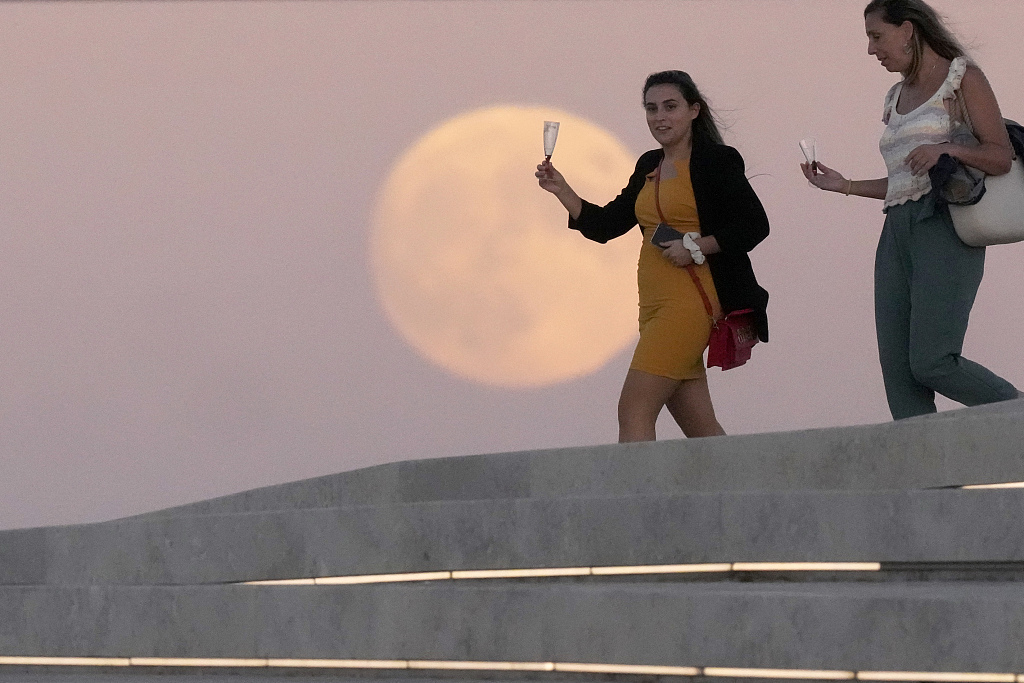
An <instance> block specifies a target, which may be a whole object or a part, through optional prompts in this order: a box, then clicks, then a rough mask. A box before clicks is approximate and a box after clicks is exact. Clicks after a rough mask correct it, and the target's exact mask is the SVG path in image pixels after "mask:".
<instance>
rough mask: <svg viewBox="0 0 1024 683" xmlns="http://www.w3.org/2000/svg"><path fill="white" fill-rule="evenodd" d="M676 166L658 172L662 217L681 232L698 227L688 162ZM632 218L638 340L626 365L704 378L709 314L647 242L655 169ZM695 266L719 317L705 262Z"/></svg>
mask: <svg viewBox="0 0 1024 683" xmlns="http://www.w3.org/2000/svg"><path fill="white" fill-rule="evenodd" d="M675 168H676V177H674V178H667V179H666V178H665V177H664V175H663V176H662V179H661V188H660V190H659V196H660V199H661V210H662V212H664V214H665V219H666V222H667V223H668V224H669V225H670V226H672V227H673V228H675V229H676V230H678V231H679V232H682V233H686V232H700V219H699V218H698V216H697V201H696V200H695V199H694V196H693V185H691V183H690V165H689V163H688V162H681V163H676V164H675ZM636 217H637V221H638V222H639V223H640V227H641V228H642V229H643V234H644V243H643V246H642V247H641V248H640V260H639V262H638V263H637V285H638V288H639V290H640V341H639V343H637V345H636V351H634V352H633V362H632V363H630V366H629V367H630V369H631V370H641V371H643V372H647V373H650V374H652V375H659V376H661V377H668V378H670V379H678V380H685V379H697V378H700V377H703V376H704V375H705V370H704V349H706V348H707V346H708V338H709V337H710V336H711V319H710V318H709V317H708V314H707V309H706V308H705V307H704V301H703V300H702V299H701V296H700V292H699V291H698V290H697V286H696V285H695V284H694V283H693V279H692V278H691V277H690V274H689V273H688V272H686V269H685V268H679V267H678V266H676V265H673V264H672V262H671V261H669V260H668V259H666V258H665V257H664V256H663V255H662V253H661V252H662V250H661V248H660V247H656V246H654V245H653V244H651V236H652V235H653V234H654V231H655V229H656V228H657V226H658V223H660V222H661V219H660V218H659V217H658V209H657V206H656V205H655V202H654V174H653V173H651V174H650V175H648V176H647V184H646V185H644V187H643V189H641V190H640V194H639V195H638V196H637V198H636ZM693 268H694V271H695V272H696V274H697V276H698V277H699V278H700V282H701V284H702V285H703V286H704V291H705V292H706V293H707V295H708V299H710V301H711V308H712V312H713V314H714V315H715V317H718V316H720V315H721V306H720V305H719V303H718V294H717V292H716V291H715V283H714V281H713V280H712V279H711V270H710V268H708V264H707V262H706V261H705V262H704V264H703V265H700V266H693Z"/></svg>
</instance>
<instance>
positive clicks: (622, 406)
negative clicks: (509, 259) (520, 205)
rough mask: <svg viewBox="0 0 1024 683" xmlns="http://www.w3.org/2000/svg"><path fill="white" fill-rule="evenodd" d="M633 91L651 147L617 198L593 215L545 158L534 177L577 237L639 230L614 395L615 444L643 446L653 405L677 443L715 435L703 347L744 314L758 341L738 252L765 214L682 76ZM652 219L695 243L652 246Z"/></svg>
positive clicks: (655, 77) (756, 233) (763, 223)
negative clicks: (719, 323)
mask: <svg viewBox="0 0 1024 683" xmlns="http://www.w3.org/2000/svg"><path fill="white" fill-rule="evenodd" d="M643 93H644V109H645V110H646V112H647V125H648V127H649V128H650V131H651V135H653V136H654V139H655V140H656V141H657V142H658V143H659V144H660V145H661V147H660V149H655V150H651V151H650V152H646V153H645V154H644V155H642V156H641V157H640V159H639V160H638V161H637V164H636V170H634V172H633V175H632V176H631V177H630V179H629V184H628V185H627V186H626V187H625V188H624V189H623V190H622V192H621V193H620V194H619V196H618V197H616V198H615V199H614V200H612V201H611V202H610V203H608V204H606V205H605V206H603V207H600V206H596V205H595V204H591V203H590V202H587V201H585V200H583V199H582V198H580V196H579V195H577V194H576V192H574V191H573V189H572V188H571V187H570V186H569V184H568V183H567V182H566V180H565V178H564V177H563V176H562V174H561V173H559V172H558V171H557V170H556V169H555V167H554V166H553V165H552V164H551V162H550V161H545V162H543V163H541V164H540V165H539V166H538V167H537V173H536V176H537V178H538V180H539V184H540V186H541V187H542V188H543V189H545V190H547V191H548V192H551V193H552V194H554V195H555V196H556V197H557V198H558V199H559V201H561V202H562V205H563V206H565V208H566V209H567V210H568V211H569V227H570V228H572V229H574V230H579V231H580V232H581V233H582V234H583V235H584V236H585V237H587V238H589V239H592V240H595V241H597V242H602V243H603V242H607V241H608V240H610V239H613V238H615V237H619V236H620V235H624V234H625V233H627V232H629V231H630V230H631V229H632V228H633V227H634V226H636V225H637V224H639V225H640V226H641V229H642V230H643V246H642V247H641V248H640V260H639V264H638V267H637V284H638V286H639V293H640V341H639V343H638V344H637V347H636V351H635V352H634V354H633V361H632V363H631V364H630V368H629V372H628V373H627V374H626V381H625V383H624V384H623V386H622V394H621V395H620V397H619V409H618V413H619V441H620V442H626V441H653V440H654V439H655V438H656V433H655V424H656V422H657V419H658V415H659V414H660V413H661V410H662V408H664V407H668V409H669V412H670V413H671V414H672V417H673V418H675V421H676V423H677V424H678V425H679V427H680V428H681V429H682V430H683V433H684V434H685V435H686V436H688V437H698V436H716V435H721V434H725V431H724V430H723V429H722V426H721V424H719V422H718V418H717V417H716V416H715V409H714V405H713V404H712V402H711V393H710V391H709V388H708V382H707V375H706V372H705V369H704V360H703V358H704V349H705V348H707V345H708V338H709V336H710V334H711V328H712V324H713V320H712V318H715V319H717V318H719V317H721V316H722V315H723V314H727V313H730V312H732V311H736V310H741V309H746V308H750V309H754V310H755V311H756V313H757V316H758V337H759V338H760V339H761V340H762V341H768V318H767V315H766V313H765V310H766V307H767V304H768V292H766V291H765V290H764V289H763V288H762V287H760V286H759V285H758V284H757V280H756V278H755V277H754V271H753V268H752V267H751V265H750V259H749V258H748V256H747V252H749V251H750V250H751V249H753V248H754V247H755V246H757V244H759V243H760V242H761V241H762V240H763V239H764V238H765V237H767V236H768V217H767V216H766V215H765V212H764V208H763V207H762V206H761V202H760V200H759V199H758V198H757V195H756V194H755V193H754V190H753V189H752V188H751V187H750V183H748V182H747V178H746V176H745V175H744V165H743V158H742V157H741V156H740V154H739V152H737V151H736V150H735V149H733V148H732V147H729V146H727V145H725V144H723V143H722V136H721V134H720V133H719V131H718V128H717V126H716V124H715V119H714V115H713V114H712V112H711V110H710V109H709V108H708V105H707V102H706V101H705V99H704V98H703V96H702V95H701V94H700V91H699V90H698V89H697V86H696V85H695V84H694V82H693V79H691V78H690V76H689V75H688V74H686V73H685V72H682V71H662V72H659V73H655V74H651V75H650V76H648V78H647V81H646V83H645V84H644V91H643ZM659 223H666V224H668V225H669V226H670V227H672V228H674V229H675V230H677V231H678V232H680V233H684V234H687V233H697V234H698V236H697V237H691V238H690V239H686V240H682V239H675V240H671V241H667V242H662V243H660V244H657V245H655V244H652V243H651V238H652V236H653V235H654V232H655V230H656V229H657V226H658V224H659ZM695 278H696V279H698V280H699V281H700V283H701V285H702V289H703V290H704V295H703V296H702V294H701V291H700V289H699V288H698V287H697V285H696V282H695ZM705 297H706V298H707V301H706V302H705ZM708 307H710V308H711V315H709V314H708V310H707V309H708Z"/></svg>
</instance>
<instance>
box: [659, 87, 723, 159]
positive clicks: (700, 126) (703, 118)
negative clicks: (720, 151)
mask: <svg viewBox="0 0 1024 683" xmlns="http://www.w3.org/2000/svg"><path fill="white" fill-rule="evenodd" d="M656 85H674V86H676V87H677V88H679V92H680V93H681V94H682V96H683V99H685V100H686V103H687V104H689V105H690V106H693V105H695V104H699V105H700V112H699V113H698V114H697V118H695V119H694V120H693V137H694V138H695V139H696V138H698V137H700V138H703V139H705V140H708V141H710V142H714V143H716V144H719V145H721V144H723V143H722V134H721V133H720V132H718V124H717V123H716V121H717V119H718V117H717V116H715V113H714V112H713V111H711V107H709V106H708V102H707V100H706V99H704V96H703V95H701V94H700V90H698V89H697V84H696V83H694V82H693V79H692V78H690V74H688V73H686V72H685V71H659V72H657V73H653V74H651V75H650V76H648V77H647V80H646V81H645V82H644V100H645V102H646V100H647V91H648V90H650V89H651V88H653V87H654V86H656Z"/></svg>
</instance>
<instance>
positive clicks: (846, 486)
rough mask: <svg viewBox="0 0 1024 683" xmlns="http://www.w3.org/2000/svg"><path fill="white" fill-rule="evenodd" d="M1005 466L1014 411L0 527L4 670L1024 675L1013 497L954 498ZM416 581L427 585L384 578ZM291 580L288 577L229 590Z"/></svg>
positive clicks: (1007, 476) (1023, 455)
mask: <svg viewBox="0 0 1024 683" xmlns="http://www.w3.org/2000/svg"><path fill="white" fill-rule="evenodd" d="M1019 481H1024V401H1022V400H1018V401H1010V402H1007V403H1003V404H997V405H992V406H985V407H980V408H971V409H963V410H958V411H953V412H949V413H943V414H939V415H935V416H929V417H925V418H917V419H913V420H906V421H902V422H899V423H888V424H883V425H871V426H862V427H844V428H834V429H821V430H810V431H803V432H791V433H778V434H761V435H751V436H736V437H722V438H715V439H704V440H694V441H669V442H659V443H652V444H636V445H624V446H617V445H616V446H603V447H596V448H579V449H561V450H551V451H535V452H527V453H508V454H496V455H481V456H469V457H462V458H446V459H439V460H425V461H416V462H405V463H393V464H389V465H382V466H378V467H373V468H368V469H364V470H357V471H354V472H346V473H341V474H337V475H331V476H327V477H320V478H316V479H310V480H306V481H300V482H295V483H290V484H283V485H280V486H273V487H267V488H263V489H257V490H253V491H247V492H244V493H240V494H236V495H231V496H225V497H222V498H217V499H213V500H209V501H203V502H200V503H195V504H192V505H186V506H181V507H177V508H172V509H169V510H162V511H159V512H153V513H149V514H145V515H140V516H137V517H131V518H126V519H121V520H115V521H111V522H104V523H100V524H89V525H78V526H66V527H48V528H38V529H24V530H15V531H7V532H0V677H3V676H5V675H9V674H11V673H12V672H15V673H18V674H19V675H22V674H24V673H25V672H26V671H44V670H45V671H49V672H53V671H58V672H65V671H76V672H80V671H82V670H84V669H82V668H81V667H79V668H74V667H71V668H68V667H70V665H71V664H76V665H84V666H86V667H87V668H88V670H90V671H99V670H102V671H104V672H105V673H107V674H111V675H112V674H115V673H116V674H118V675H122V676H124V675H127V672H130V673H131V675H135V676H138V675H143V674H145V675H150V674H152V673H153V672H164V673H166V672H167V671H178V670H190V671H191V670H194V669H193V668H190V667H198V669H195V670H201V671H206V670H207V669H217V670H222V671H229V672H232V673H235V674H238V673H239V672H242V671H250V672H251V671H252V670H254V669H261V670H267V671H269V670H274V671H278V672H285V671H286V672H289V673H291V674H293V675H294V674H295V672H304V673H306V674H308V675H314V674H317V675H322V674H323V672H325V671H328V672H333V674H334V675H342V674H347V675H350V676H361V675H366V674H367V672H372V673H373V674H374V675H375V676H377V677H380V676H403V677H409V676H412V675H413V673H415V674H416V675H418V676H420V677H426V678H436V677H439V676H442V675H450V672H452V671H463V672H465V671H475V672H477V674H481V675H483V674H484V673H486V675H488V676H491V677H493V676H502V677H506V678H538V677H539V678H544V677H559V676H570V677H578V678H584V679H589V678H593V677H595V676H607V675H609V674H618V675H619V676H628V675H631V674H633V675H646V676H652V675H653V676H657V675H661V676H669V675H687V676H692V677H696V678H708V677H711V678H715V677H718V678H721V677H727V678H729V677H731V678H750V677H768V678H773V677H774V678H793V677H805V678H814V677H818V678H832V679H843V678H846V679H852V678H859V679H861V680H899V679H901V674H900V673H899V672H904V673H905V676H903V678H904V679H909V680H939V679H942V680H964V681H972V680H973V681H976V682H977V681H980V680H992V681H993V682H994V681H1004V682H1005V683H1024V677H1021V678H1019V679H1018V677H1017V675H1018V674H1024V583H1021V582H1020V581H1021V579H1024V489H1012V488H1011V489H981V490H975V489H970V490H965V489H962V488H960V487H961V486H964V485H979V484H992V483H998V482H1019ZM791 563H840V564H831V565H822V564H812V565H803V566H794V565H793V564H791ZM667 565H671V566H670V567H669V566H667ZM552 568H554V569H557V570H559V571H555V572H553V573H554V574H556V575H558V576H551V577H545V578H536V577H533V578H530V577H524V578H514V577H513V578H508V577H504V578H500V577H499V576H498V575H496V574H495V573H494V572H493V571H492V572H491V573H489V574H488V573H486V572H485V573H483V574H482V575H481V576H483V577H484V578H475V579H474V578H468V577H470V576H474V575H473V574H463V572H469V571H475V570H504V569H530V570H542V569H552ZM406 573H426V574H425V575H422V576H419V577H408V576H404V577H403V576H397V577H396V576H391V577H388V576H381V575H395V574H406ZM539 573H543V572H539ZM353 577H357V578H353ZM464 577H466V578H464ZM410 578H420V579H429V580H419V581H409V580H408V579H410ZM314 579H318V580H314ZM280 580H299V581H297V582H295V585H268V584H266V583H263V584H258V585H251V584H247V583H243V582H254V581H255V582H267V581H280ZM350 581H367V582H368V583H346V582H350ZM47 658H51V659H47ZM52 658H57V659H52ZM60 658H86V659H82V660H71V659H60ZM197 660H201V661H197ZM44 665H48V666H50V667H54V666H56V667H58V668H57V669H53V668H46V666H44ZM90 667H91V668H90ZM103 667H109V668H103ZM168 667H170V668H168ZM751 670H756V671H751ZM894 672H895V673H894ZM929 673H931V674H932V675H931V676H930V677H929V675H928V674H929ZM979 673H988V674H998V675H999V676H995V677H994V678H983V679H978V678H977V677H976V676H970V675H968V674H979ZM907 677H909V678H907Z"/></svg>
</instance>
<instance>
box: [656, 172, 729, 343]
mask: <svg viewBox="0 0 1024 683" xmlns="http://www.w3.org/2000/svg"><path fill="white" fill-rule="evenodd" d="M663 163H665V160H664V159H662V161H661V162H659V163H658V169H657V170H656V171H655V172H654V207H655V208H656V209H657V210H658V218H660V219H661V222H662V223H664V224H665V225H668V221H667V220H665V214H664V213H662V212H661V199H660V196H659V195H660V191H659V189H660V187H661V165H662V164H663ZM670 227H671V226H670ZM685 270H686V272H687V273H689V274H690V279H691V280H693V284H695V285H696V286H697V291H698V292H700V298H701V300H702V301H703V302H704V310H705V311H707V312H708V317H709V318H711V324H712V325H715V326H717V325H718V320H717V319H716V318H715V313H714V310H713V309H712V308H711V299H709V298H708V293H707V292H705V291H704V285H702V284H701V282H700V278H699V277H698V276H697V273H696V272H695V268H694V266H693V264H692V263H691V264H690V265H688V266H686V268H685Z"/></svg>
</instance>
